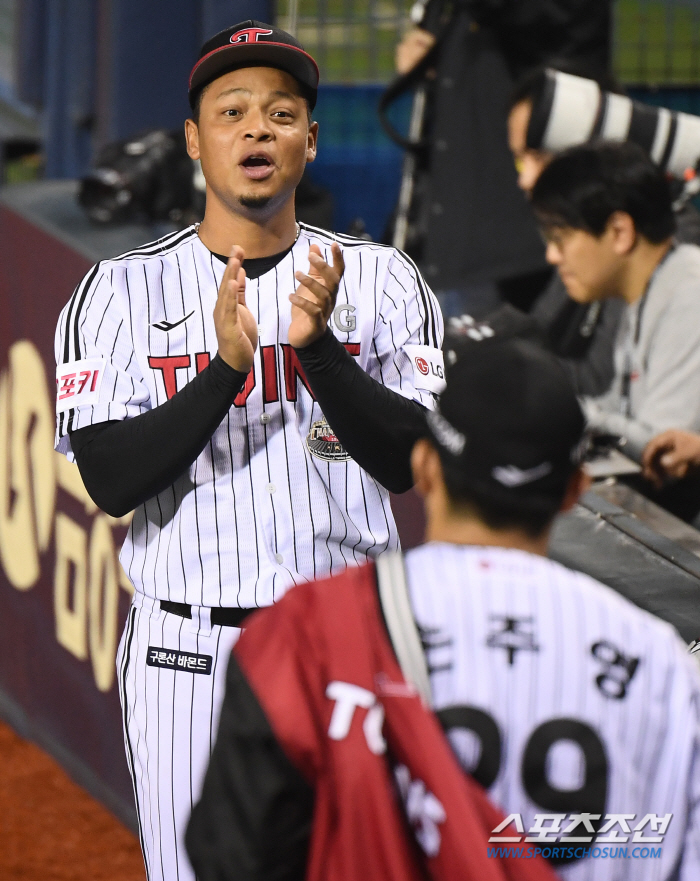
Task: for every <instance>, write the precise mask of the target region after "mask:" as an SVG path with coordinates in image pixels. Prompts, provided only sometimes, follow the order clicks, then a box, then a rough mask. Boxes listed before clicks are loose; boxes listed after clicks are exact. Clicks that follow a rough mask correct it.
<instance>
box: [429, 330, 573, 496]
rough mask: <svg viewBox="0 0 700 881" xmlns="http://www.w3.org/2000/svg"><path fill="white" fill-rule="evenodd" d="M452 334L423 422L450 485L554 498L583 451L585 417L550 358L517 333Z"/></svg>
mask: <svg viewBox="0 0 700 881" xmlns="http://www.w3.org/2000/svg"><path fill="white" fill-rule="evenodd" d="M477 328H479V338H478V339H476V338H475V334H474V332H473V328H472V333H471V334H464V333H459V332H457V333H454V332H453V333H452V334H450V335H448V336H447V338H446V341H445V345H444V353H445V379H446V388H445V391H444V392H443V393H442V395H441V397H440V401H439V409H437V410H436V411H435V412H432V413H428V414H427V419H428V428H429V432H430V436H431V437H432V439H433V442H434V443H435V445H436V447H437V449H438V451H439V454H440V459H441V461H442V465H443V468H444V469H445V471H446V472H448V471H449V473H450V476H451V478H452V480H451V483H452V485H453V486H457V487H462V488H463V489H464V490H465V491H466V492H468V491H469V490H470V489H471V490H476V491H478V492H480V493H482V494H484V495H486V496H488V497H490V498H493V499H494V501H497V500H501V501H503V502H504V503H508V502H512V501H513V500H515V499H519V500H520V501H522V502H526V503H527V504H528V505H532V506H534V507H535V508H537V507H542V508H547V507H548V506H550V505H551V504H552V502H555V503H556V502H557V501H559V500H561V497H562V496H563V494H564V492H565V490H566V485H567V483H568V480H569V478H570V477H571V475H572V474H573V472H574V470H575V469H576V467H577V466H578V465H579V464H580V462H581V461H582V458H583V454H584V452H585V450H586V438H585V435H584V429H585V420H584V416H583V413H582V411H581V407H580V406H579V403H578V400H577V398H576V393H575V391H574V388H573V386H572V384H571V382H570V380H569V378H568V376H567V375H566V373H565V372H564V370H563V368H562V367H561V365H560V364H559V362H558V361H557V360H556V358H555V357H554V356H553V355H551V354H550V353H549V352H546V351H545V350H544V349H542V348H541V347H539V346H538V345H536V344H535V343H533V342H531V341H529V340H526V339H522V338H518V337H512V336H511V337H507V338H503V337H498V336H495V335H491V336H489V334H488V333H486V334H484V332H483V326H481V325H477Z"/></svg>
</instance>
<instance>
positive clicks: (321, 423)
mask: <svg viewBox="0 0 700 881" xmlns="http://www.w3.org/2000/svg"><path fill="white" fill-rule="evenodd" d="M306 446H307V447H308V448H309V452H310V453H311V455H312V456H316V458H317V459H323V461H324V462H349V461H350V458H351V457H350V456H349V455H348V452H347V450H346V449H345V447H344V446H343V445H342V444H341V443H340V441H339V440H338V438H337V437H336V436H335V435H334V434H333V429H332V428H331V427H330V425H329V424H328V421H327V420H326V418H325V417H324V418H323V419H319V420H318V422H314V424H313V425H312V426H311V431H309V433H308V434H307V436H306Z"/></svg>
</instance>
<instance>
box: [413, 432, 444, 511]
mask: <svg viewBox="0 0 700 881" xmlns="http://www.w3.org/2000/svg"><path fill="white" fill-rule="evenodd" d="M411 471H412V473H413V484H414V486H415V489H416V492H417V493H418V495H419V496H421V497H422V498H424V499H427V497H428V496H429V495H430V493H431V492H432V491H433V489H434V488H435V484H436V480H437V478H438V472H439V473H440V476H442V469H441V468H440V457H439V456H438V454H437V451H436V449H435V447H434V446H433V445H432V444H431V443H430V441H429V440H427V439H426V438H420V439H419V440H417V441H416V442H415V444H414V446H413V450H412V451H411Z"/></svg>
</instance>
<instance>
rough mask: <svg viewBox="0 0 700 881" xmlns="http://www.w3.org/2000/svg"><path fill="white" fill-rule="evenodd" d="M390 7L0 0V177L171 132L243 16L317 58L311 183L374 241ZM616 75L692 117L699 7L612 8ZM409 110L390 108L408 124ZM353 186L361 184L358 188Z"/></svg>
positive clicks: (390, 199)
mask: <svg viewBox="0 0 700 881" xmlns="http://www.w3.org/2000/svg"><path fill="white" fill-rule="evenodd" d="M410 6H411V4H410V3H409V2H401V0H299V3H298V5H297V4H296V3H293V4H292V7H291V8H290V4H289V0H280V2H279V3H277V4H274V3H272V2H264V0H240V2H230V0H229V2H224V0H168V2H165V0H161V2H158V0H150V2H143V0H141V2H137V0H0V141H1V151H0V179H1V180H2V182H3V183H6V184H14V183H18V182H22V181H26V180H34V179H36V178H39V177H45V178H49V179H57V178H78V177H81V176H82V175H83V174H84V173H85V172H86V171H87V169H88V167H89V165H90V162H91V160H92V159H93V158H94V157H95V156H96V154H97V152H98V151H99V150H100V148H102V147H103V146H104V145H106V144H108V143H110V142H112V141H115V140H118V139H123V138H129V137H131V136H132V135H134V134H136V133H137V132H139V131H142V130H143V129H145V128H151V127H164V128H179V127H180V126H181V124H182V121H183V119H184V118H185V117H186V115H187V113H188V107H187V99H186V83H187V77H188V75H189V71H190V69H191V67H192V64H193V62H194V60H195V59H196V57H197V52H198V49H199V46H200V45H201V43H202V42H203V41H204V39H206V38H207V37H208V36H209V35H211V34H212V33H215V32H216V31H217V30H220V29H222V28H224V27H227V26H229V25H230V24H232V23H234V22H235V21H240V20H243V19H245V18H249V17H250V18H256V19H259V20H263V21H272V20H274V21H276V22H277V23H278V24H279V25H280V26H281V27H283V28H286V29H291V30H294V31H295V33H296V35H297V36H298V38H299V39H300V40H301V42H302V43H303V44H304V45H305V46H306V47H307V48H308V50H309V51H310V52H311V54H312V55H314V57H315V58H316V59H317V61H318V63H319V66H320V69H321V84H322V85H321V92H320V97H319V102H318V107H317V111H316V114H315V116H316V118H317V119H318V121H319V123H320V125H321V149H320V152H319V156H318V159H317V161H316V163H315V164H314V166H313V168H312V169H311V178H312V180H314V181H315V182H317V183H318V184H320V185H323V186H325V187H327V188H328V189H330V191H331V192H332V194H333V197H334V206H335V207H334V211H335V214H334V228H335V229H337V230H340V231H345V230H347V228H348V226H349V225H350V223H351V222H352V221H353V220H354V219H355V218H358V217H360V218H362V219H363V221H364V223H365V225H366V228H367V230H368V232H369V233H370V235H372V237H373V238H375V239H377V238H379V237H380V236H381V234H382V231H383V230H384V228H385V225H386V222H387V219H388V217H389V215H390V213H391V211H392V208H393V206H394V204H395V202H396V198H397V194H398V188H399V181H400V172H401V161H402V153H401V151H400V150H399V148H398V147H396V146H394V145H393V144H392V143H391V142H390V141H389V139H388V138H387V137H386V136H385V135H384V134H383V132H382V129H381V127H380V125H379V122H378V119H377V113H376V105H377V102H378V99H379V95H380V94H381V92H382V90H383V88H384V87H385V86H386V84H387V83H388V82H389V81H390V79H391V78H392V77H393V76H394V51H395V47H396V44H397V42H398V41H399V40H400V38H401V35H402V33H403V31H404V30H405V28H406V27H407V24H408V22H409V12H410ZM613 15H614V24H613V69H614V71H615V73H616V75H617V77H618V79H619V80H620V81H621V82H622V84H623V85H625V86H626V87H627V89H628V91H629V92H630V94H631V95H632V96H633V97H637V98H642V99H643V100H647V101H650V102H652V103H657V104H663V105H665V106H667V107H671V108H673V109H678V110H685V111H687V112H695V113H697V112H700V91H699V90H698V86H699V85H700V0H616V2H615V3H614V5H613ZM408 114H409V101H408V100H403V101H402V102H399V104H398V106H396V107H395V108H394V111H393V116H394V117H396V121H397V124H398V125H399V126H403V127H404V128H405V127H406V125H407V120H408ZM358 184H359V185H358Z"/></svg>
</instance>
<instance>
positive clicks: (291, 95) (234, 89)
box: [216, 86, 301, 100]
mask: <svg viewBox="0 0 700 881" xmlns="http://www.w3.org/2000/svg"><path fill="white" fill-rule="evenodd" d="M235 92H241V93H242V94H244V95H252V94H253V93H252V92H251V91H250V89H246V88H244V87H243V86H235V87H232V88H230V89H224V90H223V92H219V94H218V95H217V96H216V97H217V100H218V99H219V98H225V97H226V95H233V94H234V93H235ZM270 97H271V98H300V97H301V96H300V95H295V94H294V92H285V91H284V90H283V89H275V90H274V91H273V92H270Z"/></svg>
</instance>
